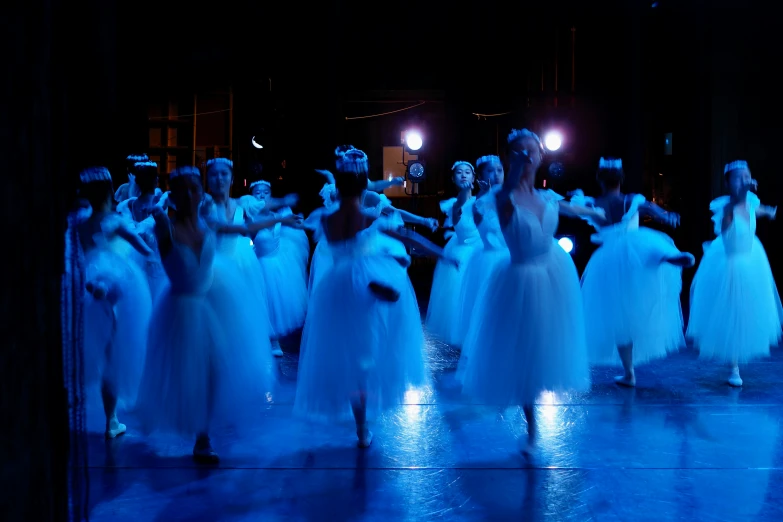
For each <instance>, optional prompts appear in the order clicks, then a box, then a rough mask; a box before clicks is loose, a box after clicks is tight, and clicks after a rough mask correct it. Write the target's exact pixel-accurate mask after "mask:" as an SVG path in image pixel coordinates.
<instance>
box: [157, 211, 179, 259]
mask: <svg viewBox="0 0 783 522" xmlns="http://www.w3.org/2000/svg"><path fill="white" fill-rule="evenodd" d="M152 217H153V219H154V220H155V238H156V239H157V240H158V252H160V257H161V259H162V258H164V257H166V256H167V255H169V252H171V249H172V247H173V246H174V240H173V239H172V237H171V221H170V220H169V216H168V214H166V211H165V210H164V209H163V208H162V207H158V206H156V207H153V209H152Z"/></svg>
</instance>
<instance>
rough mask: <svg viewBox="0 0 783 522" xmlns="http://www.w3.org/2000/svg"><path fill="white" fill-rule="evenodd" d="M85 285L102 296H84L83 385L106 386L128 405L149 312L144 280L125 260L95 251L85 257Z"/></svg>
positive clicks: (133, 392) (140, 361)
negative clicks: (98, 289)
mask: <svg viewBox="0 0 783 522" xmlns="http://www.w3.org/2000/svg"><path fill="white" fill-rule="evenodd" d="M85 266H86V281H87V283H91V284H93V285H100V286H101V287H103V288H104V289H105V290H106V291H107V292H108V294H107V296H106V298H103V299H95V298H94V297H93V296H92V295H91V294H87V295H86V296H85V306H84V332H85V339H84V361H85V380H86V381H87V384H94V383H97V382H101V381H104V382H107V383H108V384H109V385H110V386H111V387H112V388H113V390H114V392H115V393H116V394H117V396H118V398H119V400H121V401H122V402H123V404H125V405H126V406H132V405H133V403H134V402H135V401H136V394H137V392H138V387H139V381H140V379H141V374H142V370H143V368H144V358H145V355H146V353H147V330H148V328H149V323H150V317H151V314H152V298H151V297H150V292H149V286H148V284H147V278H146V276H145V275H144V272H143V271H142V269H141V268H140V267H139V265H137V264H136V263H134V262H133V261H130V260H129V258H128V257H127V256H122V255H119V254H117V253H115V252H112V251H111V250H104V249H96V250H93V251H92V252H90V253H88V254H87V256H86V258H85Z"/></svg>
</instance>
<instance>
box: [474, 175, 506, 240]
mask: <svg viewBox="0 0 783 522" xmlns="http://www.w3.org/2000/svg"><path fill="white" fill-rule="evenodd" d="M497 192H498V191H497V190H494V189H493V190H492V191H490V192H488V193H486V194H484V195H483V196H481V197H480V198H478V199H477V200H476V202H475V208H476V211H477V212H478V213H479V214H480V215H481V218H482V219H481V223H480V224H479V225H478V232H479V236H480V237H481V242H482V243H483V244H484V248H485V249H486V250H505V248H506V240H505V238H504V237H503V231H502V230H501V229H500V219H499V218H498V208H497V205H496V204H495V196H496V194H497Z"/></svg>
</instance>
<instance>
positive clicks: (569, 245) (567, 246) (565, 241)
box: [557, 237, 574, 254]
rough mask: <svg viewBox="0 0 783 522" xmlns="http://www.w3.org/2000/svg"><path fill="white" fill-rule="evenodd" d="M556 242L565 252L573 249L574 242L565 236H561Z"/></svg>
mask: <svg viewBox="0 0 783 522" xmlns="http://www.w3.org/2000/svg"><path fill="white" fill-rule="evenodd" d="M557 244H558V245H560V248H562V249H563V250H565V251H566V254H570V253H571V251H572V250H573V249H574V242H573V241H571V239H570V238H567V237H561V238H560V239H558V240H557Z"/></svg>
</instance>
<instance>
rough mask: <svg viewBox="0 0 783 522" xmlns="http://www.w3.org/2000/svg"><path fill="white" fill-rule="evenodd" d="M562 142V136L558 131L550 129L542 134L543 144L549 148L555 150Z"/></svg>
mask: <svg viewBox="0 0 783 522" xmlns="http://www.w3.org/2000/svg"><path fill="white" fill-rule="evenodd" d="M562 144H563V137H562V136H561V135H560V133H559V132H555V131H552V132H550V133H548V134H547V135H546V136H544V146H545V147H546V148H547V149H549V150H553V151H554V150H557V149H559V148H560V146H561V145H562Z"/></svg>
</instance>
